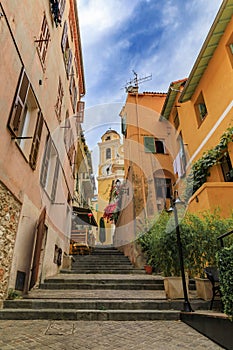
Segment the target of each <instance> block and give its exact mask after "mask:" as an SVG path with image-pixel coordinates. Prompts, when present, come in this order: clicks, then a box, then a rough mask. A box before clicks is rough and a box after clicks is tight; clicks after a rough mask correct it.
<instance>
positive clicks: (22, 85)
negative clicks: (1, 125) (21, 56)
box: [8, 70, 30, 136]
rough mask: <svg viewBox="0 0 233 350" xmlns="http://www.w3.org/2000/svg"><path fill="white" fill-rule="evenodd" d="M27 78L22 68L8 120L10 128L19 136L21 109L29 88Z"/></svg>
mask: <svg viewBox="0 0 233 350" xmlns="http://www.w3.org/2000/svg"><path fill="white" fill-rule="evenodd" d="M29 85H30V83H29V80H28V77H27V75H26V73H25V71H24V70H23V71H22V73H21V77H20V79H19V83H18V87H17V91H16V95H15V100H14V102H13V106H12V112H11V115H10V119H9V122H8V126H9V128H10V130H11V131H12V132H13V133H14V135H15V136H20V129H21V123H22V122H23V121H22V111H23V108H24V105H25V102H26V98H27V94H28V89H29Z"/></svg>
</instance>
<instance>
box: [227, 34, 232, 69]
mask: <svg viewBox="0 0 233 350" xmlns="http://www.w3.org/2000/svg"><path fill="white" fill-rule="evenodd" d="M226 50H227V53H228V57H229V60H230V63H231V67H232V68H233V33H232V34H231V35H230V38H229V40H228V42H227V45H226Z"/></svg>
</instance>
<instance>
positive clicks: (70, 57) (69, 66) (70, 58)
mask: <svg viewBox="0 0 233 350" xmlns="http://www.w3.org/2000/svg"><path fill="white" fill-rule="evenodd" d="M72 57H73V54H72V51H71V49H69V56H68V61H67V66H66V73H67V75H69V74H70V69H71V64H72Z"/></svg>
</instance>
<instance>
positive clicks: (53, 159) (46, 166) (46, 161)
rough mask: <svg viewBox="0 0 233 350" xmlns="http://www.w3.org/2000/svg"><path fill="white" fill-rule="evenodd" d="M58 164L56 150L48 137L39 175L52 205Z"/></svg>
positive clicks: (55, 189) (54, 196)
mask: <svg viewBox="0 0 233 350" xmlns="http://www.w3.org/2000/svg"><path fill="white" fill-rule="evenodd" d="M59 169H60V162H59V158H58V154H57V151H56V148H55V146H54V144H53V142H52V139H51V137H50V136H48V139H47V143H46V147H45V152H44V158H43V162H42V167H41V173H40V183H41V186H42V188H43V189H44V190H45V192H46V193H47V195H48V197H49V199H50V200H51V202H53V203H54V201H55V198H56V191H57V182H58V176H59Z"/></svg>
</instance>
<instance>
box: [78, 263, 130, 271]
mask: <svg viewBox="0 0 233 350" xmlns="http://www.w3.org/2000/svg"><path fill="white" fill-rule="evenodd" d="M79 268H87V269H91V268H94V269H97V268H98V269H106V268H110V269H111V270H114V269H122V270H127V269H129V270H132V269H133V266H132V265H130V264H124V265H122V264H119V263H116V264H112V263H106V264H100V263H98V264H90V263H89V264H88V263H86V262H80V264H76V265H73V266H72V269H79Z"/></svg>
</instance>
